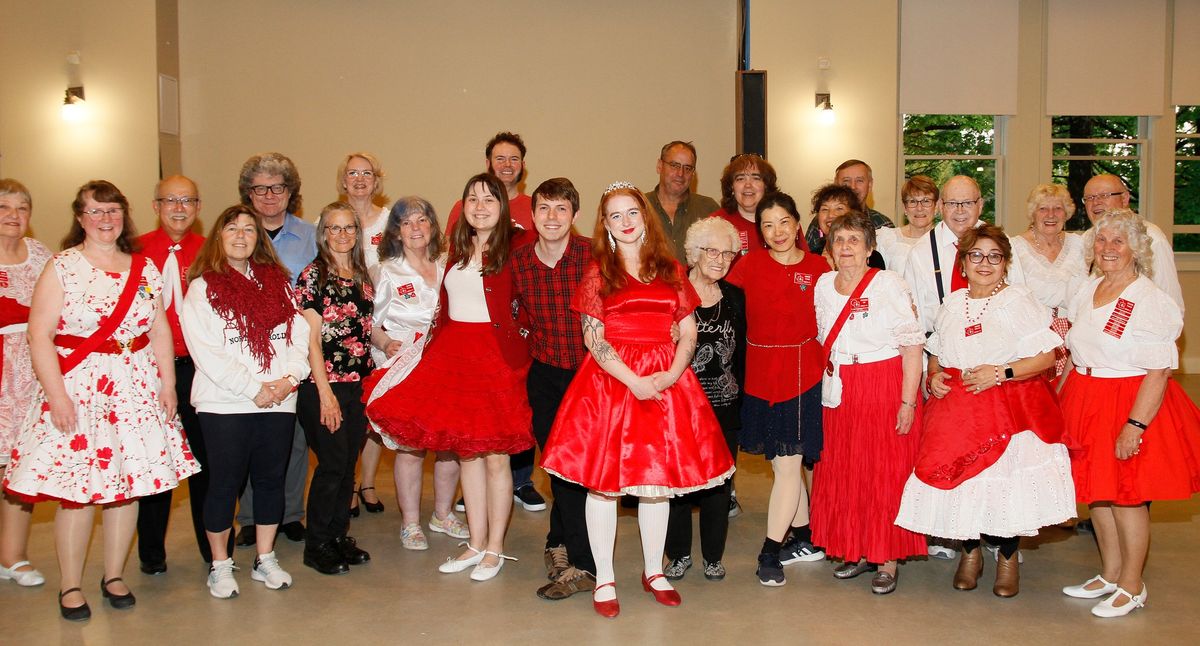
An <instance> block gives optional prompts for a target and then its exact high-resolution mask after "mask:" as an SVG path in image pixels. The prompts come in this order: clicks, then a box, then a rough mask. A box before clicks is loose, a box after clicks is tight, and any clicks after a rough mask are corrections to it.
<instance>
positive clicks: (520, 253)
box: [512, 177, 596, 601]
mask: <svg viewBox="0 0 1200 646" xmlns="http://www.w3.org/2000/svg"><path fill="white" fill-rule="evenodd" d="M532 206H533V227H534V229H536V230H537V234H538V239H537V242H535V243H534V244H530V245H524V246H522V247H520V248H518V249H516V250H514V251H513V255H512V272H513V282H514V284H515V288H516V289H515V290H514V293H515V294H516V297H517V299H518V300H519V301H520V306H521V309H522V310H524V312H525V315H524V321H523V323H524V325H525V327H526V328H527V329H528V331H529V335H528V337H527V338H528V340H529V351H530V354H531V355H533V365H532V366H530V368H529V377H528V379H527V380H526V388H527V389H528V392H529V406H530V407H531V408H532V409H533V435H534V437H535V438H536V439H537V442H538V446H539V447H542V448H544V447H545V446H546V439H547V438H548V437H549V435H550V427H551V426H552V425H553V424H554V417H555V415H556V414H557V413H558V407H559V404H561V403H562V399H563V395H565V394H566V392H567V386H569V385H570V383H571V379H573V378H574V377H575V371H576V370H578V369H579V366H580V364H581V363H583V358H584V357H585V356H586V355H587V348H586V347H584V345H583V332H582V327H581V324H580V319H579V315H578V314H576V313H575V312H573V311H571V298H572V297H573V296H574V295H575V288H576V287H577V286H578V285H579V282H580V280H581V279H582V278H583V270H584V268H585V267H587V264H588V263H589V262H591V259H592V252H591V242H590V241H589V240H588V239H587V238H585V237H583V236H581V235H579V234H577V233H575V231H574V227H573V223H574V222H575V217H576V216H578V215H579V193H578V192H577V191H576V190H575V186H574V185H572V184H571V181H570V180H568V179H566V178H563V177H556V178H554V179H548V180H546V181H544V182H542V183H541V184H540V185H539V186H538V187H537V189H536V190H535V191H534V192H533V196H532ZM531 453H532V452H531ZM513 457H514V465H513V469H514V471H516V470H517V468H518V466H517V465H516V464H515V462H516V459H517V457H518V456H513ZM530 458H532V455H530ZM529 466H530V468H532V460H530V464H529ZM550 490H551V491H552V492H553V493H554V506H553V508H551V510H550V532H549V533H548V534H547V535H546V553H545V561H546V569H547V577H548V578H549V579H550V583H548V584H546V585H544V586H542V587H541V588H539V589H538V591H537V594H538V596H539V597H541V598H543V599H549V600H552V601H553V600H558V599H565V598H567V597H569V596H571V595H572V594H575V593H576V592H582V591H588V590H592V589H593V588H594V587H595V586H596V577H595V571H596V564H595V562H594V561H593V560H592V550H591V547H590V545H589V544H588V536H587V523H586V521H585V520H584V512H583V510H584V503H585V501H586V500H587V489H586V488H584V487H581V486H579V485H577V484H574V483H572V482H567V481H565V480H561V479H559V478H556V477H554V476H550Z"/></svg>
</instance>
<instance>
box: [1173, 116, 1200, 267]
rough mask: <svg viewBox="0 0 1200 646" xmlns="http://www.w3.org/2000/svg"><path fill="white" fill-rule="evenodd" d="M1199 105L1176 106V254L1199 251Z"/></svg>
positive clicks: (1174, 242)
mask: <svg viewBox="0 0 1200 646" xmlns="http://www.w3.org/2000/svg"><path fill="white" fill-rule="evenodd" d="M1197 121H1200V106H1197V105H1180V106H1176V107H1175V221H1174V225H1175V226H1174V229H1173V231H1174V236H1173V237H1174V240H1173V245H1174V247H1175V251H1200V130H1198V129H1197Z"/></svg>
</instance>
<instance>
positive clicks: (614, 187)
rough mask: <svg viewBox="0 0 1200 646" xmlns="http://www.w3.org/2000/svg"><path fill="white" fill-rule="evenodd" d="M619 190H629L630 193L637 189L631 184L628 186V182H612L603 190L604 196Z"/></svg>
mask: <svg viewBox="0 0 1200 646" xmlns="http://www.w3.org/2000/svg"><path fill="white" fill-rule="evenodd" d="M620 189H629V190H631V191H636V190H637V187H636V186H634V185H633V184H630V183H629V182H625V181H620V182H613V183H612V184H609V185H608V188H606V189H604V194H605V195H608V194H609V193H612V192H613V191H616V190H620Z"/></svg>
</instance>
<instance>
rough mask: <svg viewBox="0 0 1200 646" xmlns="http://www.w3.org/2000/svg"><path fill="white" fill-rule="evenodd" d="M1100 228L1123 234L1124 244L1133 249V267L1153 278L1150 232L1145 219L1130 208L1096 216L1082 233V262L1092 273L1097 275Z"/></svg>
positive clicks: (1098, 269)
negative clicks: (1097, 243)
mask: <svg viewBox="0 0 1200 646" xmlns="http://www.w3.org/2000/svg"><path fill="white" fill-rule="evenodd" d="M1101 229H1109V230H1112V231H1117V232H1118V233H1120V234H1121V235H1123V236H1125V240H1126V241H1127V242H1126V244H1128V245H1129V248H1130V249H1131V250H1132V251H1133V268H1134V269H1135V270H1137V272H1138V273H1139V274H1141V275H1143V276H1145V277H1146V278H1154V265H1153V263H1154V250H1153V249H1151V248H1150V234H1149V233H1146V221H1145V220H1143V219H1142V216H1140V215H1138V214H1137V213H1134V212H1133V211H1131V210H1130V209H1113V210H1111V211H1108V212H1106V213H1104V214H1103V215H1101V216H1100V217H1098V218H1096V225H1095V226H1093V227H1092V228H1091V229H1088V231H1087V233H1085V234H1083V262H1084V264H1085V265H1087V266H1089V267H1091V268H1092V275H1093V276H1099V275H1100V273H1101V272H1100V268H1099V267H1097V266H1096V263H1095V260H1096V248H1095V242H1096V232H1098V231H1100V230H1101Z"/></svg>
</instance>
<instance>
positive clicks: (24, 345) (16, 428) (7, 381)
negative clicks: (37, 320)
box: [0, 238, 50, 467]
mask: <svg viewBox="0 0 1200 646" xmlns="http://www.w3.org/2000/svg"><path fill="white" fill-rule="evenodd" d="M25 251H26V253H27V254H28V255H27V256H26V258H25V262H23V263H21V264H19V265H0V336H2V337H3V341H2V343H3V347H0V356H2V357H3V363H4V366H3V368H4V372H3V373H2V374H0V467H2V466H4V465H6V464H8V459H9V455H10V454H11V453H12V448H13V445H14V444H16V441H17V435H18V434H19V433H20V432H21V425H22V424H24V423H25V415H26V414H27V413H28V412H29V408H30V402H32V401H33V394H34V392H35V391H36V390H37V378H36V377H34V376H33V362H32V361H31V360H30V359H29V340H28V338H26V336H25V330H26V327H27V326H26V323H27V322H28V321H29V305H30V303H31V302H32V301H33V286H34V284H35V283H37V279H38V276H40V275H41V273H42V268H43V267H45V265H46V262H47V261H48V260H50V250H49V249H47V248H46V246H45V245H43V244H42V243H40V242H38V241H37V240H34V239H33V238H25Z"/></svg>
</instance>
